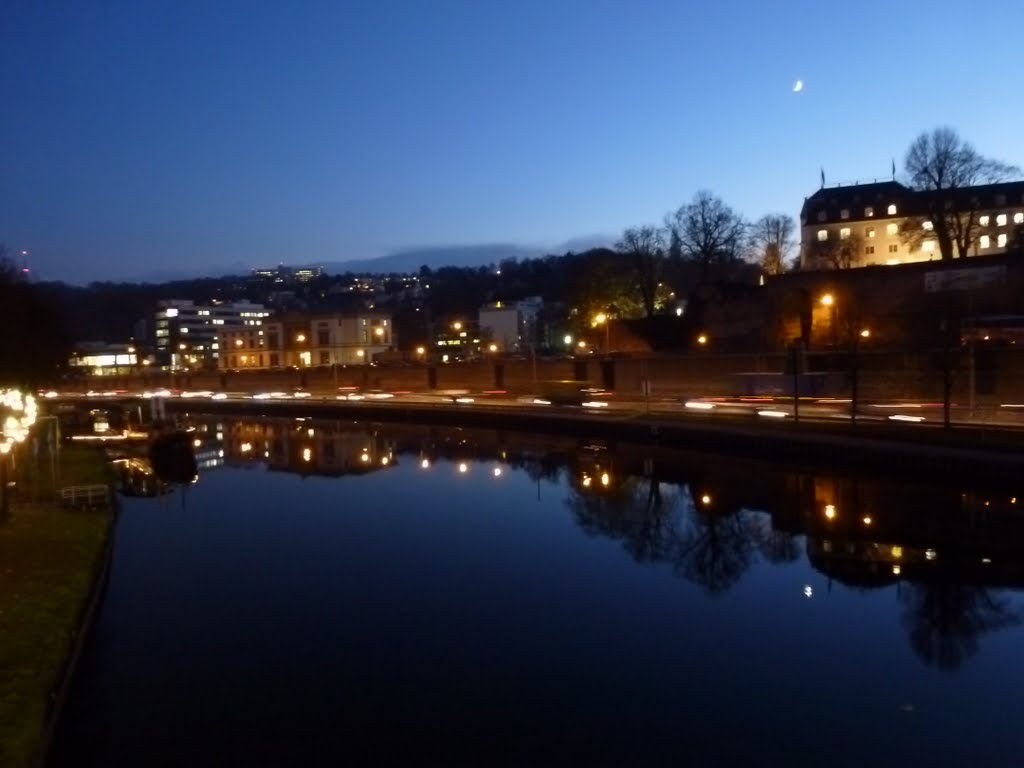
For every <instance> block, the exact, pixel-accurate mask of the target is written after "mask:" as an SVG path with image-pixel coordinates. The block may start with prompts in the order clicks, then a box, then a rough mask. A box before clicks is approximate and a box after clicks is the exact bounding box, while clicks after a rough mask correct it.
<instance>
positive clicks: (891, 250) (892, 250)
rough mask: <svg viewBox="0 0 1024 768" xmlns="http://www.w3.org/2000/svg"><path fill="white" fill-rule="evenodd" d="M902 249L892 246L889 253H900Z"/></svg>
mask: <svg viewBox="0 0 1024 768" xmlns="http://www.w3.org/2000/svg"><path fill="white" fill-rule="evenodd" d="M899 250H900V247H899V246H898V245H890V246H889V253H899Z"/></svg>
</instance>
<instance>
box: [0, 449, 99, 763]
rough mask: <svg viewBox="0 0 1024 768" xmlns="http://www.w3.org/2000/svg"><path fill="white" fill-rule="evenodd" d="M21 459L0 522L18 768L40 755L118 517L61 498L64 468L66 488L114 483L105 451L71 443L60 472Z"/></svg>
mask: <svg viewBox="0 0 1024 768" xmlns="http://www.w3.org/2000/svg"><path fill="white" fill-rule="evenodd" d="M17 460H18V461H19V465H18V469H19V472H18V480H19V488H18V493H17V497H16V498H15V499H13V500H12V503H11V505H10V510H9V517H8V519H7V521H6V522H2V523H0V765H3V766H11V768H18V767H20V766H30V765H33V764H34V762H35V761H36V760H37V759H38V756H39V754H40V751H41V749H42V746H43V740H44V737H45V729H46V724H47V718H48V714H49V708H50V703H51V698H52V695H53V693H54V690H55V688H56V686H57V684H58V683H59V680H60V676H61V673H62V671H63V669H64V665H65V662H66V660H67V659H68V656H69V654H70V653H71V651H72V649H73V647H74V643H75V639H76V637H77V634H78V630H79V622H80V619H81V617H82V613H83V610H84V608H85V605H86V602H87V599H88V597H89V595H90V591H91V589H92V585H93V581H94V579H95V576H96V574H97V573H98V570H99V566H100V565H101V563H102V555H103V553H104V547H105V544H106V541H107V537H108V535H109V531H110V522H111V520H112V512H111V511H110V510H102V511H95V510H71V509H61V508H59V507H58V506H57V505H56V504H55V503H54V497H55V492H54V483H53V479H54V475H55V474H57V473H59V475H58V476H59V478H60V480H59V483H58V485H61V486H66V485H80V484H81V485H85V484H94V483H106V482H107V481H108V477H109V475H108V470H107V467H106V463H105V460H104V456H103V454H102V453H101V452H99V451H97V450H95V449H93V448H87V447H79V446H68V447H65V448H63V449H62V450H61V451H60V460H59V465H57V466H56V470H57V472H56V473H55V472H54V471H53V469H52V468H51V464H50V460H49V458H48V457H45V458H43V457H40V458H39V460H38V462H37V463H36V464H33V461H32V457H31V456H29V455H28V454H25V455H22V456H18V457H17ZM44 465H45V466H44Z"/></svg>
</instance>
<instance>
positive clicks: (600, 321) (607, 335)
mask: <svg viewBox="0 0 1024 768" xmlns="http://www.w3.org/2000/svg"><path fill="white" fill-rule="evenodd" d="M594 325H595V326H597V325H603V326H604V353H605V354H606V355H607V354H608V353H609V352H610V351H611V330H612V324H611V320H610V318H609V317H608V315H606V314H605V313H604V312H598V313H597V314H596V315H595V316H594Z"/></svg>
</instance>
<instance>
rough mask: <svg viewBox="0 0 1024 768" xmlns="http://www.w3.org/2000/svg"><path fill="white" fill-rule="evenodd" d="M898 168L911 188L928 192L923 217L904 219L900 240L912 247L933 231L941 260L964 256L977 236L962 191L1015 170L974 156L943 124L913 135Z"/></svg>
mask: <svg viewBox="0 0 1024 768" xmlns="http://www.w3.org/2000/svg"><path fill="white" fill-rule="evenodd" d="M903 167H904V170H905V172H906V174H907V176H908V177H909V178H910V184H911V186H912V187H913V188H914V189H916V190H919V191H922V192H927V193H929V194H927V195H926V196H925V198H924V199H925V200H926V210H925V213H924V215H922V216H917V217H912V218H911V219H908V221H907V222H906V224H905V226H904V227H903V240H904V241H905V242H907V243H909V244H910V245H911V247H914V246H915V245H918V244H919V243H920V242H921V241H922V240H924V239H926V238H928V237H931V236H933V235H934V237H935V238H936V239H937V240H938V241H939V252H940V253H941V255H942V258H943V259H953V258H957V257H959V258H963V257H965V256H967V255H968V252H969V251H970V248H971V247H972V246H973V245H974V243H975V242H976V241H977V238H978V228H979V224H978V211H977V208H978V206H977V203H976V202H975V201H974V200H972V198H971V197H970V194H969V193H967V192H965V191H964V190H965V189H966V188H968V187H973V186H976V185H978V184H995V183H997V182H1000V181H1006V180H1007V179H1009V178H1010V177H1012V176H1014V175H1017V174H1019V173H1020V169H1019V168H1016V167H1015V166H1012V165H1008V164H1007V163H1003V162H1000V161H999V160H993V159H991V158H987V157H984V156H982V155H980V154H979V153H978V151H977V150H975V148H974V147H973V146H972V145H971V144H970V143H968V142H966V141H964V140H963V139H961V138H960V136H958V135H957V133H956V131H954V130H953V129H952V128H946V127H942V128H936V129H935V130H933V131H932V132H931V133H922V134H921V135H920V136H918V137H917V138H916V139H915V140H914V142H913V143H912V144H911V145H910V149H908V150H907V155H906V158H904V160H903Z"/></svg>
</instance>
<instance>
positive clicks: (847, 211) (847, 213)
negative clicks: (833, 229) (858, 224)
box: [839, 208, 850, 219]
mask: <svg viewBox="0 0 1024 768" xmlns="http://www.w3.org/2000/svg"><path fill="white" fill-rule="evenodd" d="M839 218H840V219H848V218H850V209H849V208H843V210H841V211H840V212H839Z"/></svg>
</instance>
